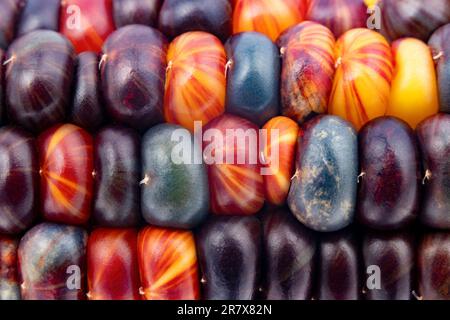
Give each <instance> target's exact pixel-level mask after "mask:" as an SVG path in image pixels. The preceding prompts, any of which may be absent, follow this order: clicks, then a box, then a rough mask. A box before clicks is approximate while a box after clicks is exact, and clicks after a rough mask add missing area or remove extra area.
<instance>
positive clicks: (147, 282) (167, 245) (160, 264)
mask: <svg viewBox="0 0 450 320" xmlns="http://www.w3.org/2000/svg"><path fill="white" fill-rule="evenodd" d="M138 260H139V270H140V274H141V284H142V293H143V295H144V297H145V299H146V300H198V299H200V281H199V272H198V267H197V253H196V247H195V241H194V235H193V234H192V232H190V231H181V230H175V229H164V228H158V227H153V226H149V227H146V228H144V229H142V230H141V231H140V232H139V236H138Z"/></svg>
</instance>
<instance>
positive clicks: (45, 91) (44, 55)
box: [5, 30, 75, 132]
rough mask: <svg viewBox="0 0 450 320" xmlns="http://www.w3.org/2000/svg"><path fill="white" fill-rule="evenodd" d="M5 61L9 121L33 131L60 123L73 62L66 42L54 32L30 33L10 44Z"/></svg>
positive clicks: (68, 93)
mask: <svg viewBox="0 0 450 320" xmlns="http://www.w3.org/2000/svg"><path fill="white" fill-rule="evenodd" d="M5 59H6V60H5V64H6V71H5V80H6V99H7V101H6V102H7V112H8V117H9V120H10V121H11V122H12V123H13V124H18V125H20V126H22V127H24V128H26V129H28V130H30V131H33V132H36V131H39V132H40V131H42V130H44V129H46V128H48V127H50V126H52V125H54V124H56V123H59V122H62V121H64V120H65V118H66V110H67V109H68V108H69V105H70V98H71V87H72V81H73V74H74V62H75V53H74V50H73V47H72V45H71V44H70V42H69V41H68V40H67V39H66V38H65V37H64V36H62V35H61V34H59V33H57V32H54V31H49V30H38V31H33V32H30V33H27V34H26V35H24V36H22V37H21V38H19V39H17V40H16V41H14V42H13V43H12V44H11V46H10V47H9V49H8V52H7V55H6V58H5Z"/></svg>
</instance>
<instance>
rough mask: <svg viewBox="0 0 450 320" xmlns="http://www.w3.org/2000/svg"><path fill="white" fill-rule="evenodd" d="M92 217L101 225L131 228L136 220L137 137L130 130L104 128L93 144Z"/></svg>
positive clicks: (137, 184)
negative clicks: (93, 188) (93, 192)
mask: <svg viewBox="0 0 450 320" xmlns="http://www.w3.org/2000/svg"><path fill="white" fill-rule="evenodd" d="M94 153H95V154H94V159H95V194H94V214H93V218H94V220H95V222H96V224H98V225H99V226H102V227H133V226H136V225H137V224H138V223H139V221H140V206H139V203H140V197H139V195H140V190H139V180H140V175H141V169H140V165H141V163H140V137H139V135H138V134H137V133H136V132H135V131H134V130H132V129H128V128H125V127H119V126H110V127H105V128H103V129H102V130H101V131H99V132H98V134H97V136H96V138H95V145H94Z"/></svg>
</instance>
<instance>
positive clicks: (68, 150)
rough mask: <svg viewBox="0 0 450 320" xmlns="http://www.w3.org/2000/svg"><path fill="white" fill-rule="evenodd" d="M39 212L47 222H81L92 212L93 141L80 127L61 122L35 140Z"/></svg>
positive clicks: (86, 219)
mask: <svg viewBox="0 0 450 320" xmlns="http://www.w3.org/2000/svg"><path fill="white" fill-rule="evenodd" d="M38 145H39V158H40V175H41V199H42V201H41V211H42V213H43V215H44V218H45V219H46V220H48V221H53V222H61V223H67V224H84V223H86V222H87V221H88V219H89V216H90V214H91V201H92V192H93V181H94V179H93V176H92V173H93V170H94V161H93V142H92V137H91V136H90V135H89V134H88V133H87V132H86V131H84V130H83V129H81V128H79V127H77V126H74V125H71V124H64V125H58V126H56V127H53V128H50V129H48V130H47V131H45V132H44V133H42V134H41V136H40V137H39V139H38Z"/></svg>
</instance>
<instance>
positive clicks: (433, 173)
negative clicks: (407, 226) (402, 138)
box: [416, 113, 450, 230]
mask: <svg viewBox="0 0 450 320" xmlns="http://www.w3.org/2000/svg"><path fill="white" fill-rule="evenodd" d="M416 132H417V137H418V140H419V146H420V150H421V154H422V165H423V168H424V171H425V173H424V178H423V184H424V191H423V200H422V209H421V215H420V220H421V221H422V223H423V224H425V225H427V226H429V227H432V228H437V229H444V230H450V139H449V137H450V115H449V114H445V113H439V114H437V115H435V116H432V117H430V118H428V119H426V120H425V121H423V122H422V123H420V124H419V126H418V127H417V129H416Z"/></svg>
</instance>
